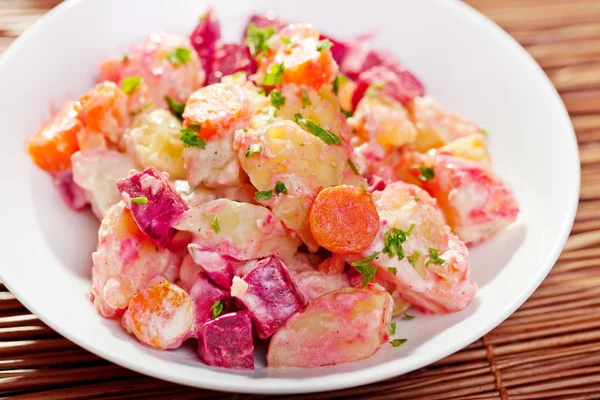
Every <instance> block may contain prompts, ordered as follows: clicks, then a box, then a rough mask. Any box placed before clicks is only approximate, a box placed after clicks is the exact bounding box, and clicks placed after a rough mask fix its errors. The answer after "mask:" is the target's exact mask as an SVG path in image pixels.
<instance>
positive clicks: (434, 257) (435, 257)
mask: <svg viewBox="0 0 600 400" xmlns="http://www.w3.org/2000/svg"><path fill="white" fill-rule="evenodd" d="M429 257H431V258H430V259H429V260H428V261H427V262H426V263H425V266H427V265H429V264H431V263H433V264H437V265H442V264H444V263H445V262H446V260H444V259H443V258H440V249H436V248H434V247H430V248H429Z"/></svg>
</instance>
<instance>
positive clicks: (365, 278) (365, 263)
mask: <svg viewBox="0 0 600 400" xmlns="http://www.w3.org/2000/svg"><path fill="white" fill-rule="evenodd" d="M378 255H379V253H378V252H377V253H373V254H371V255H370V256H369V257H367V258H363V259H362V260H358V261H355V262H353V263H352V264H350V265H351V266H352V267H354V269H355V270H357V271H358V273H360V274H361V275H362V287H365V286H367V283H369V282H371V281H372V280H373V279H375V274H376V272H377V268H375V267H374V266H373V265H371V264H369V263H370V262H371V261H373V260H374V259H375V257H377V256H378Z"/></svg>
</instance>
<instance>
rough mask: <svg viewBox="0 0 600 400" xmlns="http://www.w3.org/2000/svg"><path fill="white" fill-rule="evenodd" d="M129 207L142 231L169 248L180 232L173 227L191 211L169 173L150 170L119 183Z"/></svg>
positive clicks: (118, 186)
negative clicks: (174, 237) (184, 214)
mask: <svg viewBox="0 0 600 400" xmlns="http://www.w3.org/2000/svg"><path fill="white" fill-rule="evenodd" d="M117 188H118V189H119V192H120V193H121V199H122V200H123V202H124V203H125V206H126V207H127V208H129V209H130V210H131V214H132V216H133V219H134V220H135V222H136V223H137V224H138V226H139V227H140V229H141V230H142V232H144V233H145V234H146V235H148V236H149V237H150V238H151V239H152V240H154V242H155V243H156V245H157V246H159V247H167V246H168V245H169V243H170V242H171V239H172V238H173V236H175V233H176V232H177V231H176V230H175V229H174V228H173V225H175V224H176V223H177V222H179V220H180V219H181V216H182V215H183V213H184V212H185V211H186V210H187V209H188V207H187V205H186V204H185V203H184V202H183V200H182V199H181V197H179V196H178V195H177V194H175V192H174V191H173V189H172V188H171V185H170V184H169V181H168V178H167V175H166V174H161V173H160V172H158V171H157V170H156V169H154V168H152V167H149V168H146V169H145V170H143V171H142V172H135V171H132V173H130V174H129V176H127V177H126V178H123V179H120V180H119V181H117Z"/></svg>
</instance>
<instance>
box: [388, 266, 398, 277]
mask: <svg viewBox="0 0 600 400" xmlns="http://www.w3.org/2000/svg"><path fill="white" fill-rule="evenodd" d="M388 271H389V272H390V274H392V275H396V273H397V272H398V270H397V269H396V267H388Z"/></svg>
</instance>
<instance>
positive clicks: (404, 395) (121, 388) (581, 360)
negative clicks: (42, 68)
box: [0, 0, 600, 400]
mask: <svg viewBox="0 0 600 400" xmlns="http://www.w3.org/2000/svg"><path fill="white" fill-rule="evenodd" d="M415 1H416V0H415ZM58 2H59V1H58V0H0V51H2V50H4V49H5V48H6V47H8V46H9V45H10V43H11V41H12V40H14V38H15V37H17V36H18V35H19V34H20V33H21V32H22V31H23V30H24V29H26V28H27V27H28V26H29V25H30V24H31V23H32V22H34V21H35V20H36V19H37V18H38V17H40V16H41V15H42V14H44V13H45V12H46V11H47V10H48V9H50V8H51V7H53V6H55V5H56V4H57V3H58ZM468 3H469V4H471V5H472V6H474V7H475V8H477V9H478V10H480V11H481V12H483V13H484V14H486V15H488V16H489V17H490V18H491V19H493V20H494V21H496V22H497V23H498V24H499V25H500V26H502V27H503V28H504V29H506V30H507V31H508V32H509V33H510V34H512V35H513V36H514V37H515V38H516V39H517V40H518V41H520V42H521V43H522V44H523V45H524V46H525V48H526V49H527V50H528V51H529V52H530V53H531V54H532V55H533V56H534V57H535V58H536V60H537V61H538V62H539V63H540V65H541V66H542V67H543V68H544V69H545V71H546V73H547V74H548V76H549V77H550V79H551V80H552V82H553V83H554V85H555V86H556V88H557V89H558V90H559V92H560V94H561V96H562V98H563V100H564V102H565V104H566V106H567V109H568V110H569V113H570V115H571V117H572V120H573V124H574V126H575V130H576V131H577V139H578V142H579V148H580V153H581V163H582V177H581V183H582V186H581V202H580V207H579V210H578V212H577V217H576V221H575V225H574V227H573V231H572V234H571V237H570V238H569V241H568V242H567V245H566V246H565V249H564V251H563V253H562V255H561V256H560V258H559V260H558V262H557V264H556V266H555V267H554V269H553V270H552V272H551V274H550V275H549V276H548V278H547V279H546V280H545V281H544V283H543V284H542V286H541V287H540V288H539V289H538V290H537V291H536V292H535V294H534V295H533V296H532V297H531V298H530V299H529V300H528V301H527V302H526V303H525V304H524V305H523V306H522V307H521V308H520V309H519V310H518V311H517V312H515V313H514V315H513V316H511V317H510V318H509V319H508V320H507V321H505V322H504V323H503V324H502V325H500V326H499V327H498V328H496V329H495V330H493V331H492V332H491V333H489V334H488V335H486V336H485V337H483V338H482V339H480V340H478V341H476V342H475V343H473V344H471V345H470V346H468V347H467V348H465V349H463V350H462V351H460V352H458V353H456V354H454V355H452V356H450V357H448V358H446V359H444V360H442V361H440V362H438V363H436V364H434V365H432V366H430V367H429V368H426V369H423V370H420V371H416V372H413V373H411V374H408V375H404V376H401V377H398V378H394V379H391V380H388V381H384V382H380V383H376V384H372V385H368V386H363V387H359V388H353V389H348V390H344V391H338V392H330V393H322V394H315V395H308V396H295V397H293V398H297V399H300V398H302V399H304V398H305V399H311V400H320V399H331V398H340V397H354V398H371V397H372V398H380V399H431V400H436V399H451V398H452V399H458V398H460V399H514V400H519V399H546V398H552V399H600V318H599V317H600V285H599V284H600V246H599V243H600V142H599V140H600V0H468ZM100 394H103V395H106V396H107V397H111V398H119V399H126V398H141V397H144V398H164V397H166V396H174V398H177V399H188V398H190V399H192V398H232V397H235V398H238V399H246V398H253V399H257V398H262V397H264V396H244V395H239V396H238V395H231V394H226V393H216V392H209V391H203V390H196V389H190V388H186V387H183V386H177V385H174V384H170V383H165V382H161V381H158V380H155V379H151V378H147V377H144V376H141V375H138V374H136V373H134V372H130V371H128V370H125V369H123V368H121V367H118V366H115V365H112V364H110V363H108V362H106V361H103V360H102V359H100V358H98V357H96V356H94V355H92V354H90V353H88V352H86V351H84V350H82V349H80V348H79V347H78V346H76V345H74V344H73V343H71V342H69V341H68V340H66V339H63V338H61V337H60V336H59V335H58V334H56V333H54V332H53V331H52V330H51V329H50V328H48V327H47V326H45V325H44V324H43V323H42V322H41V321H39V319H37V318H36V317H35V316H33V315H31V314H30V313H28V311H27V310H26V309H25V308H23V306H22V305H21V304H20V303H19V302H18V301H17V300H16V299H15V298H14V296H13V295H12V294H10V293H9V292H7V291H6V289H5V288H4V287H3V286H2V285H1V284H0V396H2V395H7V396H8V395H10V396H14V398H15V399H16V398H19V399H71V398H93V397H97V396H99V395H100Z"/></svg>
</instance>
